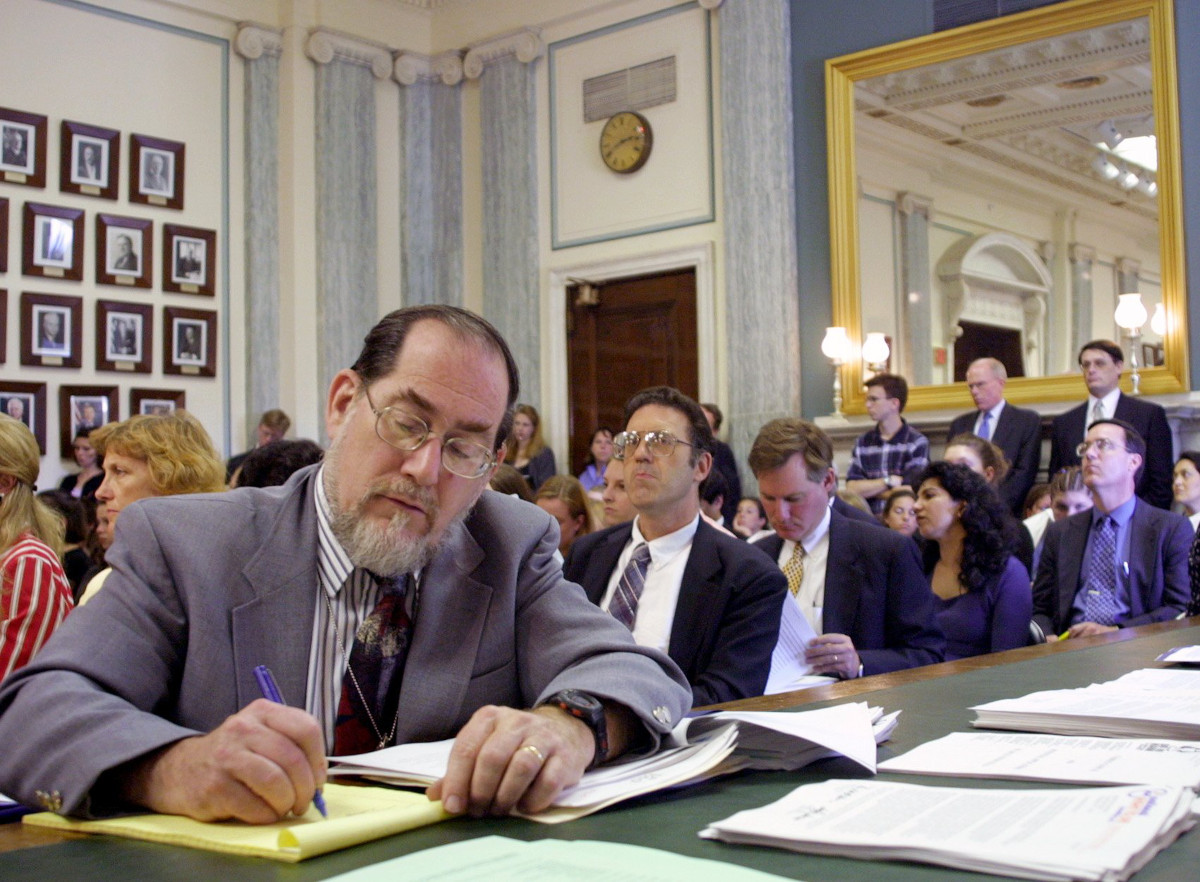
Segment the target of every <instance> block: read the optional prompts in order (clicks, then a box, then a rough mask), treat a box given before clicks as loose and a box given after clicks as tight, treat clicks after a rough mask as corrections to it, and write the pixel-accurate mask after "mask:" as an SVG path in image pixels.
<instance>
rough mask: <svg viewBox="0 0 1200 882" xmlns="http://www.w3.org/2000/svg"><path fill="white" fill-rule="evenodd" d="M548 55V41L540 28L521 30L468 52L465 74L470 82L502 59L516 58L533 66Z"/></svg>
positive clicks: (464, 60)
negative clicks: (494, 62)
mask: <svg viewBox="0 0 1200 882" xmlns="http://www.w3.org/2000/svg"><path fill="white" fill-rule="evenodd" d="M545 54H546V41H545V40H543V39H542V32H541V31H540V30H539V29H538V28H521V30H519V31H513V32H512V33H511V34H505V35H503V36H501V37H496V38H495V39H493V40H487V41H485V42H483V43H477V44H476V45H474V46H472V47H471V48H470V49H468V50H467V55H466V57H465V58H464V59H463V73H464V74H465V75H466V77H467V79H469V80H477V79H479V78H480V77H481V76H483V69H484V68H485V67H487V66H488V65H489V64H491V63H492V62H493V61H496V60H498V59H500V58H505V57H507V56H509V55H513V56H516V59H517V61H520V62H521V63H522V64H531V63H533V62H534V61H536V60H537V59H539V58H541V57H542V56H543V55H545Z"/></svg>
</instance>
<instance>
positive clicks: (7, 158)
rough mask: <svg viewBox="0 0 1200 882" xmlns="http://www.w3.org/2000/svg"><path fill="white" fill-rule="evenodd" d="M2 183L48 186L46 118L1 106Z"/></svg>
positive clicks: (0, 156) (0, 175) (0, 149)
mask: <svg viewBox="0 0 1200 882" xmlns="http://www.w3.org/2000/svg"><path fill="white" fill-rule="evenodd" d="M0 181H4V183H6V184H24V185H26V186H28V187H44V186H46V117H44V116H39V115H38V114H36V113H24V112H23V111H20V110H11V109H9V108H7V107H0Z"/></svg>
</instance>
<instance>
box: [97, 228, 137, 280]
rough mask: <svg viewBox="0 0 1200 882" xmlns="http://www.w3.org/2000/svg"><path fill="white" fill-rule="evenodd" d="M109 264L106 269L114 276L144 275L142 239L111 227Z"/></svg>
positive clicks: (109, 230)
mask: <svg viewBox="0 0 1200 882" xmlns="http://www.w3.org/2000/svg"><path fill="white" fill-rule="evenodd" d="M107 233H108V236H107V238H108V248H107V250H108V263H107V265H106V266H105V269H107V270H108V272H109V273H111V274H112V275H114V276H140V275H141V274H142V255H141V248H142V237H141V236H140V235H138V236H134V235H131V234H130V233H129V232H128V231H127V230H122V229H121V228H120V227H109V228H108V230H107Z"/></svg>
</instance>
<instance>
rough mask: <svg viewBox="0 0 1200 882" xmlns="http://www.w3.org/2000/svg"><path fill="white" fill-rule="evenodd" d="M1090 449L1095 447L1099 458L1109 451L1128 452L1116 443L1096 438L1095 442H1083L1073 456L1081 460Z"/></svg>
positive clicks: (1126, 448)
mask: <svg viewBox="0 0 1200 882" xmlns="http://www.w3.org/2000/svg"><path fill="white" fill-rule="evenodd" d="M1092 447H1095V448H1096V452H1097V453H1099V454H1100V455H1101V456H1103V455H1104V454H1106V453H1108V452H1109V451H1111V450H1129V448H1128V447H1124V446H1122V445H1120V444H1118V443H1117V442H1116V441H1110V440H1108V439H1107V438H1097V439H1096V440H1095V441H1084V442H1083V443H1082V444H1080V445H1079V446H1078V447H1076V448H1075V455H1076V456H1078V457H1079V458H1080V459H1083V458H1084V457H1085V456H1087V452H1088V450H1089V449H1090V448H1092Z"/></svg>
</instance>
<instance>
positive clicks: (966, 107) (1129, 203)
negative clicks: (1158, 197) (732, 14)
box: [855, 18, 1158, 220]
mask: <svg viewBox="0 0 1200 882" xmlns="http://www.w3.org/2000/svg"><path fill="white" fill-rule="evenodd" d="M855 109H856V116H857V117H858V120H859V132H860V136H861V135H867V136H868V137H870V136H871V135H872V134H873V135H874V136H875V137H877V138H880V139H884V140H886V142H887V149H888V151H889V152H890V153H893V154H895V153H897V152H901V153H903V152H907V154H909V155H906V156H905V160H906V161H908V162H913V163H916V164H918V165H921V166H923V167H929V168H931V169H932V168H933V166H940V168H939V169H938V173H939V174H942V175H945V174H947V173H949V172H950V171H951V170H949V169H947V168H946V167H945V166H946V163H951V164H954V163H962V164H963V165H964V167H970V168H971V169H972V173H978V171H979V169H980V168H981V167H983V168H985V169H986V168H988V167H991V168H993V169H995V172H996V174H997V175H1001V176H1002V177H1003V180H1005V181H1007V182H1009V185H1011V182H1012V181H1013V180H1017V181H1020V182H1022V183H1023V184H1024V185H1025V186H1029V187H1035V188H1036V187H1039V186H1044V185H1045V184H1052V185H1054V186H1057V187H1061V188H1063V189H1065V190H1067V191H1070V192H1072V193H1074V194H1075V195H1076V196H1077V197H1080V198H1082V199H1084V200H1095V201H1098V202H1103V203H1105V204H1106V205H1109V206H1112V207H1115V208H1117V209H1119V210H1121V211H1123V212H1127V213H1129V214H1130V215H1136V216H1138V217H1140V218H1142V219H1143V220H1153V219H1156V218H1157V215H1158V211H1157V205H1156V203H1155V199H1154V194H1155V191H1156V184H1155V168H1156V166H1157V163H1156V161H1154V156H1155V152H1154V147H1153V144H1154V142H1153V135H1154V110H1153V96H1152V90H1151V73H1150V31H1149V23H1148V21H1147V20H1146V19H1144V18H1142V19H1133V20H1130V21H1124V22H1119V23H1116V24H1112V25H1107V26H1104V27H1097V28H1093V29H1091V30H1085V31H1078V32H1075V33H1071V34H1066V35H1062V36H1057V37H1052V38H1049V39H1045V40H1039V41H1035V42H1030V43H1024V44H1022V45H1018V46H1012V47H1008V48H1005V49H999V50H995V51H992V52H987V53H980V54H976V55H972V56H970V57H969V58H964V59H958V60H954V61H948V62H944V63H940V64H931V65H927V66H924V67H920V68H914V69H911V70H906V71H902V72H899V73H895V74H888V75H885V76H880V77H875V78H873V79H868V80H862V81H860V82H858V83H857V84H856V85H855ZM1146 136H1149V138H1150V139H1149V142H1148V143H1149V150H1148V151H1147V150H1146V146H1145V145H1146V144H1147V141H1146V140H1145V138H1146ZM934 143H936V144H938V145H941V146H942V148H945V149H938V150H931V149H930V148H931V147H932V145H933V144H934ZM1139 143H1140V144H1141V145H1142V152H1141V153H1138V154H1130V156H1128V157H1125V156H1122V155H1121V154H1122V153H1123V152H1124V151H1125V150H1127V149H1129V148H1131V147H1136V146H1138V144H1139ZM1014 172H1015V173H1017V174H1016V175H1015V176H1014V174H1013V173H1014ZM1131 175H1136V178H1135V177H1132V176H1131Z"/></svg>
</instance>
